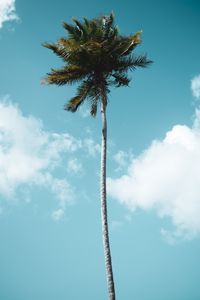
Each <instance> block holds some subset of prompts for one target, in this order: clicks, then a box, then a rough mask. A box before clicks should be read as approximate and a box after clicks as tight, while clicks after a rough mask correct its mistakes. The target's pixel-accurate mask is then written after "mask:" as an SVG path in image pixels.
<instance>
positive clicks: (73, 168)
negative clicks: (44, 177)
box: [67, 158, 82, 174]
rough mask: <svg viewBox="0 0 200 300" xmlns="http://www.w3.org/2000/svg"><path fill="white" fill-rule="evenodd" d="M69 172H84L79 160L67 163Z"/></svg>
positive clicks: (75, 159) (71, 160)
mask: <svg viewBox="0 0 200 300" xmlns="http://www.w3.org/2000/svg"><path fill="white" fill-rule="evenodd" d="M67 171H68V172H69V173H75V174H77V173H80V172H81V171H82V164H81V163H80V162H79V161H78V159H77V158H71V159H69V160H68V162H67Z"/></svg>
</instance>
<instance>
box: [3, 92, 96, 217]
mask: <svg viewBox="0 0 200 300" xmlns="http://www.w3.org/2000/svg"><path fill="white" fill-rule="evenodd" d="M98 150H99V145H98V144H96V143H95V142H94V140H93V139H92V138H91V137H90V138H89V139H87V138H85V139H82V140H81V139H78V138H75V137H74V136H72V135H70V134H69V133H65V134H60V133H55V132H48V131H46V130H45V129H44V125H43V123H42V121H41V120H39V119H37V118H35V117H33V116H24V115H23V113H22V111H21V110H20V109H19V108H18V107H17V106H16V105H14V104H13V103H12V102H10V101H9V99H8V97H7V98H6V97H4V99H2V100H1V101H0V195H1V196H3V198H4V199H14V198H16V197H18V196H17V195H18V191H22V190H26V191H27V188H28V187H29V189H30V188H31V187H32V186H35V187H37V186H38V187H43V188H46V189H48V190H49V191H51V192H52V193H53V194H54V197H55V198H56V199H57V201H58V205H57V206H58V207H57V209H56V210H55V211H54V212H53V214H52V218H53V219H54V220H59V219H60V218H61V217H62V216H63V215H64V211H65V208H66V205H67V204H69V203H72V202H73V201H74V199H75V194H76V193H75V188H74V187H73V186H72V185H71V184H70V182H69V180H68V179H66V178H65V176H64V178H58V175H57V174H59V170H61V169H62V171H63V169H64V170H65V171H66V173H65V174H66V177H67V174H69V173H70V174H71V173H73V174H74V175H76V174H79V173H80V172H81V173H82V171H83V166H82V164H81V161H80V160H79V159H78V158H76V154H77V152H78V151H80V153H81V157H82V158H84V155H85V156H87V159H88V156H91V157H93V156H95V154H96V152H98ZM80 153H79V157H80ZM61 173H63V172H61ZM55 174H56V175H55ZM68 177H69V176H68ZM26 197H27V196H26ZM29 198H30V196H29ZM29 200H30V199H29ZM61 211H62V213H61Z"/></svg>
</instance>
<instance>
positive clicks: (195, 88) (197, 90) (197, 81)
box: [191, 75, 200, 99]
mask: <svg viewBox="0 0 200 300" xmlns="http://www.w3.org/2000/svg"><path fill="white" fill-rule="evenodd" d="M191 89H192V94H193V96H194V97H196V98H197V99H199V98H200V75H198V76H195V77H194V78H193V79H192V80H191Z"/></svg>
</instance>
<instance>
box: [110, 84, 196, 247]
mask: <svg viewBox="0 0 200 300" xmlns="http://www.w3.org/2000/svg"><path fill="white" fill-rule="evenodd" d="M194 80H196V79H195V78H194ZM194 90H195V91H196V93H195V94H194V95H195V96H198V93H197V85H195V88H194ZM199 165H200V111H199V110H196V117H195V121H194V124H193V126H192V127H189V126H186V125H180V124H177V125H175V126H174V127H173V128H172V129H171V130H170V131H168V132H167V133H166V135H165V138H164V139H163V140H154V141H153V142H152V144H151V145H150V147H149V148H147V149H146V150H145V151H144V152H143V153H142V154H141V155H139V156H138V157H136V158H135V159H133V160H132V162H131V163H130V165H129V167H128V170H127V173H126V174H124V175H123V176H121V177H119V178H116V179H114V178H108V193H109V194H110V195H111V196H112V197H114V198H116V199H117V200H118V201H120V202H121V203H123V204H125V205H126V206H127V207H128V208H129V209H130V210H132V211H134V210H135V209H137V208H141V209H144V210H152V209H153V210H154V211H155V212H156V213H157V214H158V216H159V217H161V218H163V217H168V218H171V220H172V223H173V225H174V231H173V232H171V231H168V230H167V229H166V228H162V230H161V233H162V235H163V236H164V237H165V238H166V239H167V240H168V241H169V242H170V243H172V242H174V241H175V240H177V239H179V238H184V239H190V238H193V237H195V236H197V235H199V234H200V168H199Z"/></svg>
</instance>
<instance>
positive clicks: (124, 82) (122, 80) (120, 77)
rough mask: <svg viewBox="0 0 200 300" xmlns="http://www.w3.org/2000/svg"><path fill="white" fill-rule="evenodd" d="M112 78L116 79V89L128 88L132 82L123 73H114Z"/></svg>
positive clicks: (114, 82)
mask: <svg viewBox="0 0 200 300" xmlns="http://www.w3.org/2000/svg"><path fill="white" fill-rule="evenodd" d="M112 76H113V77H114V81H113V84H114V85H115V86H116V87H120V86H128V85H129V82H130V81H131V79H130V78H128V77H127V76H126V75H125V74H123V73H121V74H120V73H114V74H112Z"/></svg>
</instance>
